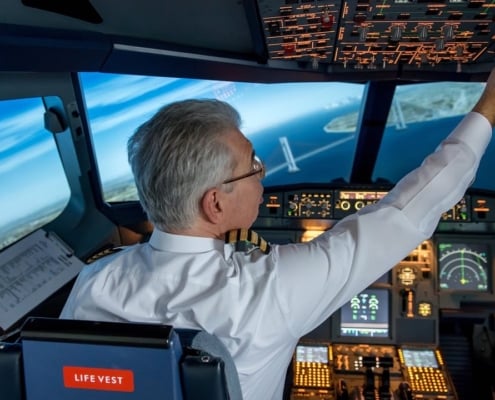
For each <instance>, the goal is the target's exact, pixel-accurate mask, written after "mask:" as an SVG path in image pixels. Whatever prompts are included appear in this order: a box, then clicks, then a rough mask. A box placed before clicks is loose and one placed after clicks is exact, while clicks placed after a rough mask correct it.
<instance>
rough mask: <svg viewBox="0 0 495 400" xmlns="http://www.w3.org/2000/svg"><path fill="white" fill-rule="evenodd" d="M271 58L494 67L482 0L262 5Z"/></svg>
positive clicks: (293, 0)
mask: <svg viewBox="0 0 495 400" xmlns="http://www.w3.org/2000/svg"><path fill="white" fill-rule="evenodd" d="M259 7H260V13H261V16H262V18H263V27H264V33H265V40H266V43H267V46H268V51H269V57H270V58H271V59H273V60H293V61H298V62H305V63H307V64H308V66H309V68H312V69H318V68H319V65H320V63H323V64H333V65H334V66H339V67H342V68H344V69H345V68H352V69H357V70H360V69H366V70H391V69H397V67H398V66H401V67H402V68H409V69H411V70H414V69H419V68H421V69H432V68H438V66H441V65H445V64H449V65H450V64H452V65H453V68H455V70H457V72H461V70H462V68H463V66H464V65H469V64H473V63H474V62H477V63H479V62H487V63H491V61H492V58H493V54H494V51H495V48H494V42H493V36H494V33H495V24H493V20H494V12H493V4H492V3H488V2H485V1H483V0H439V1H433V0H385V1H379V0H345V1H340V2H339V1H337V2H333V1H321V0H320V1H309V0H301V1H298V0H285V2H282V1H276V0H271V1H265V2H260V3H259Z"/></svg>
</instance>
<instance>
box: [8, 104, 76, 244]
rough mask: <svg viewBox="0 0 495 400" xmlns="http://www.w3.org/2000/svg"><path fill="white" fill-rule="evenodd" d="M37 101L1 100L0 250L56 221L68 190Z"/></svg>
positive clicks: (42, 110) (51, 137) (67, 195)
mask: <svg viewBox="0 0 495 400" xmlns="http://www.w3.org/2000/svg"><path fill="white" fill-rule="evenodd" d="M44 113H45V108H44V106H43V103H42V99H41V98H25V99H16V100H1V101H0V188H1V189H0V193H1V195H0V209H1V210H2V212H1V213H0V249H3V248H4V247H6V246H7V245H9V244H10V243H13V242H14V241H16V240H18V239H20V238H21V237H24V236H26V235H27V234H29V233H31V232H33V231H35V230H36V229H38V228H40V227H41V226H43V225H45V224H47V223H48V222H50V221H52V220H53V219H55V218H56V217H57V216H58V215H59V214H60V213H61V212H62V210H63V209H64V207H65V206H66V204H67V202H68V201H69V196H70V190H69V185H68V183H67V179H66V177H65V172H64V169H63V167H62V163H61V161H60V157H59V155H58V151H57V147H56V144H55V140H54V138H53V135H52V134H51V133H50V132H48V131H47V130H46V129H45V128H44V123H43V115H44Z"/></svg>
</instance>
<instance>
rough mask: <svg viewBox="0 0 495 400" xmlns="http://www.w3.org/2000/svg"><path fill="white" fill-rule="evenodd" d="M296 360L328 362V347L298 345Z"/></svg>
mask: <svg viewBox="0 0 495 400" xmlns="http://www.w3.org/2000/svg"><path fill="white" fill-rule="evenodd" d="M296 361H297V362H315V363H321V364H327V363H328V348H327V346H307V345H298V346H297V348H296Z"/></svg>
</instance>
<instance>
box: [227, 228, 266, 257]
mask: <svg viewBox="0 0 495 400" xmlns="http://www.w3.org/2000/svg"><path fill="white" fill-rule="evenodd" d="M225 242H226V243H230V244H232V245H233V246H234V251H242V252H245V253H246V252H249V251H251V250H253V249H255V248H258V249H260V251H261V252H262V253H264V254H268V253H269V252H270V250H271V247H270V245H269V244H268V242H267V241H266V240H265V239H263V238H262V237H261V236H260V235H258V234H257V233H256V232H255V231H252V230H251V229H234V230H232V231H229V232H228V233H227V235H226V237H225Z"/></svg>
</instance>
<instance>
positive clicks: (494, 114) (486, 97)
mask: <svg viewBox="0 0 495 400" xmlns="http://www.w3.org/2000/svg"><path fill="white" fill-rule="evenodd" d="M473 111H475V112H478V113H480V114H481V115H483V116H484V117H485V118H486V119H488V121H489V122H490V124H491V125H492V127H493V126H495V68H494V69H492V72H491V73H490V75H489V76H488V80H487V81H486V87H485V90H484V91H483V94H482V95H481V97H480V99H479V100H478V102H477V103H476V104H475V106H474V107H473Z"/></svg>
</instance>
